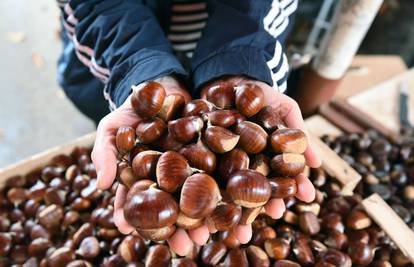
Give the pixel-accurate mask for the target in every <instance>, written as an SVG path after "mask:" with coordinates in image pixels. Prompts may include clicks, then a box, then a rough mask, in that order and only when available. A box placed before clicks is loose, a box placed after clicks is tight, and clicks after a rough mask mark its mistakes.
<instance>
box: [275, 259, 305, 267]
mask: <svg viewBox="0 0 414 267" xmlns="http://www.w3.org/2000/svg"><path fill="white" fill-rule="evenodd" d="M300 266H301V265H300V264H299V263H297V262H294V261H290V260H280V261H276V262H275V263H274V264H273V267H300Z"/></svg>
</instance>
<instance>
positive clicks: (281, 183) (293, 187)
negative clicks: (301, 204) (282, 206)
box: [269, 177, 298, 198]
mask: <svg viewBox="0 0 414 267" xmlns="http://www.w3.org/2000/svg"><path fill="white" fill-rule="evenodd" d="M269 183H270V187H271V188H272V198H287V197H291V196H295V195H296V193H297V191H298V187H297V184H296V180H295V179H293V178H284V177H276V178H270V179H269Z"/></svg>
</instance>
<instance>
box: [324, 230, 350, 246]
mask: <svg viewBox="0 0 414 267" xmlns="http://www.w3.org/2000/svg"><path fill="white" fill-rule="evenodd" d="M324 243H325V244H326V245H327V246H328V247H330V248H335V249H339V250H341V249H343V248H344V247H345V246H346V245H347V243H348V237H347V236H346V235H345V234H344V233H341V232H338V231H335V230H331V231H329V233H328V236H327V237H326V238H325V240H324Z"/></svg>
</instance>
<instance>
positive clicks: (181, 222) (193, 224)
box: [176, 212, 203, 230]
mask: <svg viewBox="0 0 414 267" xmlns="http://www.w3.org/2000/svg"><path fill="white" fill-rule="evenodd" d="M202 224H203V220H202V219H193V218H190V217H188V216H187V215H185V214H184V213H182V212H180V213H179V214H178V218H177V222H176V225H177V226H178V227H181V228H183V229H189V230H190V229H194V228H197V227H199V226H201V225H202Z"/></svg>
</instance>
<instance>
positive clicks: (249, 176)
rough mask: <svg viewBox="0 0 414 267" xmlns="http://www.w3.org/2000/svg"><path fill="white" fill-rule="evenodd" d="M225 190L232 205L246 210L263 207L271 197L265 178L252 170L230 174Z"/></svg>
mask: <svg viewBox="0 0 414 267" xmlns="http://www.w3.org/2000/svg"><path fill="white" fill-rule="evenodd" d="M226 190H227V192H228V193H229V194H230V196H231V197H232V199H233V201H234V203H236V204H237V205H240V206H243V207H246V208H255V207H260V206H263V205H264V204H266V202H267V201H268V200H269V198H270V195H271V188H270V184H269V182H268V181H267V179H266V177H264V176H263V175H262V174H261V173H259V172H256V171H252V170H241V171H237V172H235V173H233V174H231V175H230V179H229V181H228V183H227V189H226Z"/></svg>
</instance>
